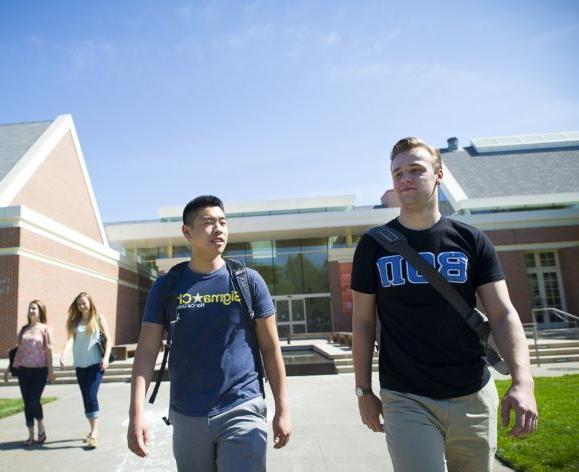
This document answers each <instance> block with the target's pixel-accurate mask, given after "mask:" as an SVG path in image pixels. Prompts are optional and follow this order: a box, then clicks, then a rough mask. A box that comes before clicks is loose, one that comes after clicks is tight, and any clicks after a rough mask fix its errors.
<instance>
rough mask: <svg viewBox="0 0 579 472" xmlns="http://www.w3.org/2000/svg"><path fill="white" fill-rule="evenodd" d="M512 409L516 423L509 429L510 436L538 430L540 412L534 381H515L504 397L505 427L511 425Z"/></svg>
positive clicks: (502, 411) (518, 435) (503, 413)
mask: <svg viewBox="0 0 579 472" xmlns="http://www.w3.org/2000/svg"><path fill="white" fill-rule="evenodd" d="M511 409H513V410H515V424H514V426H513V428H512V429H511V430H510V431H509V435H510V436H515V437H520V436H524V435H525V434H529V433H533V432H535V431H536V430H537V426H538V421H539V414H538V412H537V402H536V401H535V393H534V384H533V382H532V381H530V382H527V383H515V382H513V384H512V385H511V388H509V390H508V392H507V393H506V394H505V396H504V397H503V401H502V407H501V416H502V418H503V426H504V427H505V428H506V427H507V426H508V425H509V419H510V413H511Z"/></svg>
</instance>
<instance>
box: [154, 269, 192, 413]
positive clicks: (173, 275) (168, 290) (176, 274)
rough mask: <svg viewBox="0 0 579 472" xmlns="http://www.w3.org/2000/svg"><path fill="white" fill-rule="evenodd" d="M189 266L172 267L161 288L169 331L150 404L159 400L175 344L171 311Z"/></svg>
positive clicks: (166, 327)
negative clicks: (182, 277)
mask: <svg viewBox="0 0 579 472" xmlns="http://www.w3.org/2000/svg"><path fill="white" fill-rule="evenodd" d="M187 264H189V261H184V262H181V263H179V264H177V265H174V266H173V267H171V269H170V270H169V272H167V274H166V277H165V280H164V284H163V286H162V287H161V291H160V294H159V295H160V296H161V298H162V301H163V305H164V306H163V317H164V320H165V329H166V330H167V334H168V335H167V344H166V345H165V351H164V352H163V361H162V362H161V368H160V369H159V372H158V374H157V380H156V381H155V387H154V388H153V392H152V393H151V396H150V397H149V403H151V404H152V403H155V399H156V398H157V393H158V392H159V387H160V386H161V380H162V379H163V375H164V374H165V368H166V366H167V359H168V357H169V351H170V350H171V344H172V343H173V332H174V330H175V326H176V325H177V323H176V321H177V320H172V319H171V318H172V317H171V314H170V313H169V311H170V310H171V301H172V299H173V297H174V295H175V290H176V288H177V282H179V278H180V277H181V274H183V271H184V270H185V268H186V267H187ZM163 420H164V421H165V423H167V424H169V423H168V420H167V419H166V418H163Z"/></svg>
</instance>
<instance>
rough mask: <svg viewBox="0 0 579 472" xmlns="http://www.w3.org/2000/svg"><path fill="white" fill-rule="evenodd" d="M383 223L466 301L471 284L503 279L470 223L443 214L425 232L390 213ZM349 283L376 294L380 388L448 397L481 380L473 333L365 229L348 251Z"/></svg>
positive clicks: (471, 299) (470, 299)
mask: <svg viewBox="0 0 579 472" xmlns="http://www.w3.org/2000/svg"><path fill="white" fill-rule="evenodd" d="M388 226H391V227H392V228H394V229H396V230H398V231H399V232H400V233H402V234H404V235H405V236H406V238H407V239H408V243H409V244H410V246H411V247H413V248H414V249H415V250H416V251H418V252H419V253H420V254H421V256H422V257H424V258H425V259H426V260H427V261H428V262H429V263H430V264H431V265H433V266H435V267H436V268H437V269H438V271H439V272H440V273H441V274H442V275H443V276H444V277H445V278H446V279H447V280H448V281H449V282H450V283H451V284H452V285H453V286H454V288H455V289H456V290H457V291H458V292H459V293H460V294H461V295H462V296H463V297H464V299H465V300H466V302H467V303H468V304H469V305H470V306H472V307H474V306H475V305H476V297H475V295H476V290H477V288H478V287H480V286H481V285H484V284H487V283H489V282H496V281H499V280H503V279H504V275H503V271H502V269H501V265H500V263H499V260H498V257H497V254H496V251H495V249H494V247H493V245H492V243H491V242H490V240H489V238H488V237H487V236H486V235H485V234H484V233H483V232H482V231H480V230H479V229H477V228H474V227H472V226H469V225H467V224H465V223H461V222H459V221H456V220H452V219H450V218H444V217H443V218H441V219H440V220H439V221H438V222H437V223H436V224H435V225H433V226H432V227H431V228H428V229H425V230H411V229H408V228H405V227H404V226H402V225H401V224H400V223H399V222H398V220H397V219H394V220H392V221H390V222H389V223H388ZM351 287H352V289H353V290H356V291H358V292H362V293H368V294H375V295H376V305H377V310H378V316H379V318H380V322H381V331H380V334H381V337H380V358H379V371H380V386H381V387H382V388H387V389H390V390H396V391H399V392H405V393H414V394H417V395H423V396H427V397H430V398H453V397H459V396H463V395H469V394H471V393H473V392H476V391H478V390H480V389H481V388H482V387H483V386H484V385H485V384H486V383H487V382H488V380H489V378H490V373H489V371H488V369H487V367H486V364H485V360H484V352H483V348H482V346H481V344H480V342H479V339H478V337H477V335H476V334H475V333H474V332H473V331H471V329H470V328H469V327H468V326H467V324H466V322H465V321H464V320H463V319H462V317H461V316H460V315H459V314H458V312H456V311H455V309H454V308H453V307H452V306H451V305H450V304H449V303H448V302H447V301H446V299H445V298H444V297H443V296H442V295H441V294H440V293H438V291H437V290H436V289H435V288H434V287H432V286H431V285H430V283H429V282H428V281H427V280H426V279H425V278H424V277H423V276H422V275H421V274H420V272H418V271H417V270H416V269H414V268H413V267H412V265H410V264H408V263H407V262H406V261H405V260H404V258H403V257H402V256H400V255H398V254H393V253H390V252H388V251H386V250H385V249H384V248H382V247H381V246H380V245H379V244H378V243H377V242H376V241H375V240H374V239H372V238H371V237H370V236H368V235H364V236H363V237H362V239H361V240H360V243H359V244H358V247H357V248H356V252H355V254H354V263H353V266H352V284H351Z"/></svg>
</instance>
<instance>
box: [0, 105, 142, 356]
mask: <svg viewBox="0 0 579 472" xmlns="http://www.w3.org/2000/svg"><path fill="white" fill-rule="evenodd" d="M150 284H151V277H150V276H149V271H148V270H145V268H144V267H141V268H140V269H139V267H138V266H137V264H136V263H135V262H134V261H133V262H131V260H129V259H128V258H124V257H122V256H121V255H120V254H119V253H118V252H117V251H116V250H113V249H112V248H111V247H110V246H109V243H108V238H107V235H106V233H105V230H104V227H103V224H102V222H101V218H100V214H99V210H98V206H97V202H96V199H95V196H94V193H93V190H92V186H91V183H90V178H89V175H88V172H87V169H86V165H85V161H84V158H83V155H82V151H81V148H80V144H79V140H78V136H77V133H76V130H75V127H74V124H73V121H72V118H71V116H69V115H64V116H59V117H57V118H56V119H55V120H53V121H44V122H36V123H23V124H8V125H2V126H0V356H2V357H4V356H5V355H6V351H7V349H9V348H10V347H12V346H13V345H14V342H15V339H16V334H17V331H18V329H19V327H21V326H22V325H23V324H25V323H26V316H27V308H28V303H29V301H30V300H32V299H36V298H38V299H41V300H42V301H44V302H45V303H46V305H47V311H48V323H49V325H50V326H51V327H52V328H53V330H54V334H55V339H56V341H55V342H56V346H55V348H56V350H60V348H61V347H62V345H63V343H64V340H65V326H64V325H65V320H66V316H67V309H68V307H69V305H70V303H71V302H72V300H73V299H74V297H75V296H76V295H77V294H78V293H79V292H81V291H86V292H88V293H90V294H91V296H92V297H93V299H94V301H95V305H96V306H97V308H98V310H99V312H100V313H102V314H103V315H104V316H105V317H106V318H107V320H108V322H109V325H110V326H111V329H112V332H113V338H114V342H115V343H116V344H120V343H127V342H134V341H135V340H136V336H137V335H138V327H139V323H140V317H141V314H142V307H143V304H144V300H145V298H146V295H147V292H148V288H149V287H150Z"/></svg>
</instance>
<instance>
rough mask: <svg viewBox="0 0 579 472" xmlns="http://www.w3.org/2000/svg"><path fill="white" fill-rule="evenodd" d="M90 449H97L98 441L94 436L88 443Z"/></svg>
mask: <svg viewBox="0 0 579 472" xmlns="http://www.w3.org/2000/svg"><path fill="white" fill-rule="evenodd" d="M86 442H87V445H88V448H89V449H95V448H96V447H97V439H96V438H93V437H92V436H91V437H89V438H88V440H87V441H86Z"/></svg>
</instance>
